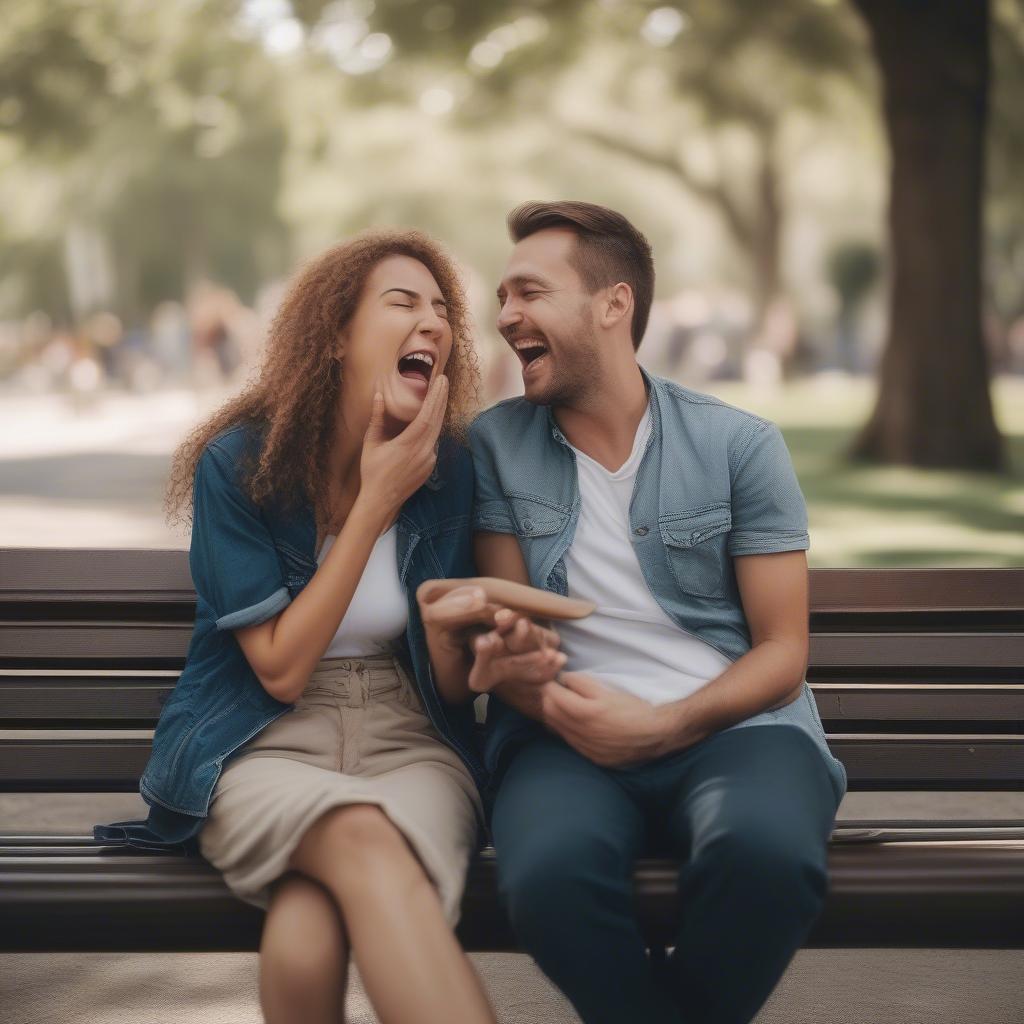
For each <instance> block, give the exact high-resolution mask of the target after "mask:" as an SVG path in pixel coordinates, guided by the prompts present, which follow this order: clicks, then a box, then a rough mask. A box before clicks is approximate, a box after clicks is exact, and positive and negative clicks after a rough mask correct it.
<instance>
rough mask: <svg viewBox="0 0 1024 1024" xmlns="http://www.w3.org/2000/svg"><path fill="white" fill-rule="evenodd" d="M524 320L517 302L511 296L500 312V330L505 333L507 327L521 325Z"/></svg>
mask: <svg viewBox="0 0 1024 1024" xmlns="http://www.w3.org/2000/svg"><path fill="white" fill-rule="evenodd" d="M522 319H523V315H522V313H520V312H519V309H518V308H517V305H516V302H515V300H514V299H513V298H512V297H511V296H510V297H509V298H507V299H506V300H505V301H504V302H503V303H502V306H501V309H499V310H498V330H499V331H503V330H505V328H506V327H511V326H512V325H513V324H517V323H519V322H520V321H521V320H522Z"/></svg>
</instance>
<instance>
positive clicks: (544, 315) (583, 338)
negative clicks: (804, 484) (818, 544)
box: [470, 202, 846, 1024]
mask: <svg viewBox="0 0 1024 1024" xmlns="http://www.w3.org/2000/svg"><path fill="white" fill-rule="evenodd" d="M509 227H510V231H511V235H512V239H513V241H514V242H515V247H514V249H513V251H512V255H511V257H510V259H509V261H508V264H507V266H506V269H505V272H504V276H503V278H502V280H501V284H500V286H499V288H498V302H499V305H500V313H499V317H498V329H499V330H500V331H501V333H502V335H503V336H504V338H505V340H506V341H507V342H508V343H509V345H510V346H512V348H513V349H514V350H515V351H516V353H517V355H518V356H519V359H520V362H521V364H522V373H523V385H524V389H525V396H524V397H523V398H516V399H511V400H509V401H507V402H502V403H500V404H498V405H497V406H495V407H494V408H492V409H490V410H488V411H487V412H485V413H483V414H482V415H481V416H480V417H478V419H477V420H476V421H475V423H474V424H473V426H472V428H471V430H470V444H471V448H472V451H473V458H474V463H475V466H476V473H477V485H476V486H477V500H476V508H475V525H474V528H475V530H476V531H477V532H476V537H475V547H476V555H477V562H478V567H479V569H480V571H481V572H482V573H485V574H488V575H496V576H503V577H506V578H509V579H515V580H519V581H520V582H528V583H531V584H532V585H534V586H536V587H542V588H544V589H547V590H550V591H555V592H557V593H562V594H568V595H569V596H572V597H580V598H584V599H587V600H590V601H592V602H594V603H595V604H596V605H597V611H596V612H595V613H594V614H593V615H592V616H590V617H589V618H587V619H583V620H579V621H576V622H565V623H558V624H557V627H558V632H559V633H560V635H561V652H562V654H564V655H565V656H566V658H567V661H566V662H565V671H564V672H562V673H560V675H559V676H558V680H557V681H550V682H546V683H540V684H538V683H537V682H529V681H527V680H518V681H508V682H502V683H500V684H498V685H496V686H495V687H494V688H493V689H492V691H491V698H490V704H489V708H488V739H487V756H488V761H489V766H490V767H491V768H492V770H494V772H495V777H496V779H497V781H498V788H497V793H496V798H495V803H494V812H493V835H494V842H495V845H496V847H497V851H498V872H499V887H500V892H501V897H502V899H503V901H504V903H505V905H506V906H507V909H508V912H509V914H510V917H511V920H512V924H513V926H514V928H515V931H516V934H517V936H518V937H519V940H520V941H521V942H522V944H523V945H524V947H525V948H526V949H527V950H529V952H530V953H531V954H532V955H533V956H534V958H535V959H536V960H537V962H538V963H539V964H540V966H541V968H542V969H543V970H544V971H545V972H546V973H547V974H548V976H549V977H550V978H551V979H552V980H553V981H554V982H555V983H556V984H557V985H558V986H559V987H560V988H561V989H562V990H563V991H564V992H565V993H566V995H567V996H568V997H569V999H570V1000H571V1001H572V1003H573V1005H574V1006H575V1007H576V1009H577V1011H578V1012H579V1014H580V1015H581V1017H582V1018H583V1020H584V1021H585V1022H586V1024H604V1022H609V1024H611V1022H620V1024H624V1022H630V1024H633V1022H640V1021H643V1022H648V1021H650V1022H661V1021H674V1022H680V1021H686V1022H690V1021H692V1022H698V1021H699V1022H701V1024H709V1022H714V1024H726V1022H729V1024H734V1022H735V1024H738V1022H745V1021H749V1020H750V1019H751V1018H752V1017H753V1016H754V1015H755V1013H756V1012H757V1010H758V1008H759V1007H760V1006H761V1005H762V1003H763V1002H764V1001H765V999H766V998H767V997H768V995H769V994H770V992H771V991H772V989H773V987H774V986H775V984H776V983H777V981H778V979H779V977H780V976H781V975H782V973H783V971H784V970H785V968H786V965H787V964H788V963H789V961H790V959H791V958H792V956H793V954H794V953H795V951H796V950H797V949H798V948H799V947H800V945H801V944H802V942H803V940H804V938H805V936H806V934H807V932H808V930H809V929H810V927H811V925H812V923H813V922H814V920H815V918H816V917H817V915H818V913H819V912H820V909H821V905H822V901H823V898H824V894H825V890H826V885H827V875H826V849H827V843H828V838H829V835H830V832H831V829H832V825H833V822H834V817H835V812H836V808H837V806H838V803H839V800H840V799H841V797H842V795H843V792H844V791H845V787H846V776H845V772H844V771H843V768H842V765H841V764H840V763H839V762H838V761H836V760H835V759H834V758H833V757H832V756H831V754H830V753H829V751H828V748H827V746H826V743H825V737H824V732H823V731H822V728H821V722H820V719H819V718H818V715H817V711H816V709H815V706H814V703H813V700H812V697H811V695H810V691H809V689H808V687H807V684H806V682H805V681H804V672H805V669H806V664H807V647H808V636H807V617H808V603H807V602H808V599H807V564H806V556H805V554H804V551H805V550H806V548H807V547H808V537H807V521H806V511H805V507H804V502H803V497H802V495H801V493H800V489H799V486H798V484H797V482H796V478H795V476H794V473H793V469H792V466H791V463H790V460H789V456H788V453H787V451H786V448H785V444H784V442H783V441H782V438H781V435H780V433H779V431H778V430H777V428H775V427H774V426H773V425H772V424H770V423H767V422H766V421H764V420H762V419H760V418H758V417H756V416H753V415H751V414H749V413H746V412H743V411H741V410H738V409H735V408H732V407H730V406H727V405H725V404H724V403H722V402H720V401H718V400H717V399H715V398H712V397H710V396H708V395H702V394H698V393H696V392H693V391H689V390H687V389H685V388H682V387H679V386H677V385H676V384H673V383H671V382H669V381H666V380H661V379H659V378H656V377H653V376H651V375H649V374H647V373H646V371H644V370H642V369H641V367H640V366H639V365H638V363H637V361H636V355H635V353H636V349H637V347H638V346H639V344H640V341H641V339H642V337H643V334H644V329H645V327H646V324H647V318H648V313H649V310H650V305H651V299H652V296H653V290H654V267H653V262H652V257H651V251H650V247H649V246H648V244H647V241H646V239H645V238H644V237H643V235H641V234H640V232H639V231H637V230H636V229H635V228H634V227H633V226H632V225H631V224H630V223H629V222H628V221H627V220H626V219H625V218H624V217H623V216H621V215H620V214H618V213H616V212H614V211H612V210H608V209H604V208H602V207H598V206H593V205H590V204H586V203H577V202H558V203H527V204H524V205H523V206H520V207H518V208H517V209H515V210H513V211H512V213H511V214H510V215H509ZM526 628H527V627H526V625H525V624H524V625H523V626H521V627H519V630H520V633H519V634H516V633H512V634H509V632H508V631H507V630H505V631H502V630H501V629H500V628H499V630H498V631H497V632H496V633H492V634H490V635H488V636H486V637H484V638H481V639H480V640H478V641H477V658H478V663H479V661H480V659H483V660H484V661H486V660H487V659H489V658H491V657H498V656H505V657H507V654H508V652H507V651H503V650H502V648H503V646H504V645H506V644H507V646H508V648H509V649H511V650H514V649H516V643H517V639H516V638H517V636H518V638H519V640H521V641H522V643H523V644H525V643H526V641H525V633H526ZM522 649H525V647H523V648H522ZM649 848H654V849H663V850H669V851H671V852H673V853H674V854H675V855H677V856H678V857H679V858H680V859H681V862H682V867H681V870H680V878H679V890H680V919H681V925H680V927H679V931H678V933H677V934H676V937H675V941H674V952H673V954H672V956H671V957H670V958H669V960H668V962H667V964H665V965H658V964H654V965H653V966H652V962H651V961H650V960H649V959H648V957H647V955H646V951H645V947H644V942H643V939H642V937H641V934H640V931H639V928H638V924H637V921H636V917H635V913H634V907H633V900H632V869H633V864H634V861H635V859H636V858H637V857H638V856H639V855H641V854H642V853H643V852H644V851H645V850H646V849H649Z"/></svg>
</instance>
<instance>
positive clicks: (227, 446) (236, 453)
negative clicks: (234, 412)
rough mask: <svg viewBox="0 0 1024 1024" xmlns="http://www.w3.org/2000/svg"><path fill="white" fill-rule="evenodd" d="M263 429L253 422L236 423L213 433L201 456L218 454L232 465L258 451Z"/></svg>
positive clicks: (261, 441)
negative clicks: (217, 432)
mask: <svg viewBox="0 0 1024 1024" xmlns="http://www.w3.org/2000/svg"><path fill="white" fill-rule="evenodd" d="M263 434H264V430H263V428H261V427H260V426H259V425H258V424H255V423H237V424H235V425H234V426H233V427H227V428H225V429H224V430H222V431H221V432H220V433H219V434H215V435H214V436H213V437H211V438H210V440H209V441H207V442H206V447H205V448H204V449H203V455H202V457H203V458H206V457H207V456H209V455H211V454H215V455H217V456H220V459H222V460H227V461H228V462H230V463H231V464H232V465H237V464H238V463H239V462H241V461H242V460H243V459H245V458H247V457H251V456H253V455H255V454H257V453H258V452H259V449H260V446H261V444H262V443H263Z"/></svg>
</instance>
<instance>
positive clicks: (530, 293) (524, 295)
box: [523, 290, 540, 299]
mask: <svg viewBox="0 0 1024 1024" xmlns="http://www.w3.org/2000/svg"><path fill="white" fill-rule="evenodd" d="M531 295H540V292H539V291H536V290H534V291H531V292H523V298H524V299H528V298H529V297H530V296H531Z"/></svg>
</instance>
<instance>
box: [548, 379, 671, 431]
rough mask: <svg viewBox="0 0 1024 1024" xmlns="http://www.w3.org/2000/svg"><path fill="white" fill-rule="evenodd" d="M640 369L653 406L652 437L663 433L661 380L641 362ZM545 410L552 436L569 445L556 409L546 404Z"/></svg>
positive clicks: (649, 401) (649, 400) (648, 398)
mask: <svg viewBox="0 0 1024 1024" xmlns="http://www.w3.org/2000/svg"><path fill="white" fill-rule="evenodd" d="M637 366H638V367H639V369H640V375H641V376H642V377H643V379H644V386H645V387H646V388H647V401H648V403H649V404H650V406H651V437H652V438H653V437H654V436H655V435H657V434H660V433H661V388H660V381H659V380H658V378H657V377H655V376H654V375H653V374H650V373H648V372H647V371H646V370H645V369H644V368H643V366H642V365H641V364H640V363H637ZM544 411H545V412H546V413H547V417H548V428H549V430H550V431H551V436H552V437H553V438H554V439H555V441H557V442H558V443H559V444H563V445H565V446H566V447H567V448H568V447H569V442H568V441H567V440H566V439H565V434H563V433H562V431H561V430H560V429H559V426H558V420H556V419H555V413H554V410H553V409H552V407H551V406H550V405H546V406H544Z"/></svg>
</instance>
